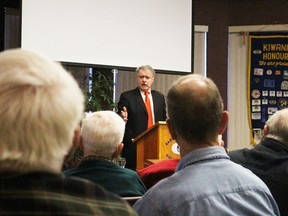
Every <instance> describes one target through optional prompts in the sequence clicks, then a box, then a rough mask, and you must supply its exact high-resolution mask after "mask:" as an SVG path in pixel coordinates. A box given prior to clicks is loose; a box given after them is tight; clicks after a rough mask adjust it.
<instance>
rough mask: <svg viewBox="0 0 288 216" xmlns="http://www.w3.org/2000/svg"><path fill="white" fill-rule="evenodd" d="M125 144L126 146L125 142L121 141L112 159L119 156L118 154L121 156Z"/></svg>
mask: <svg viewBox="0 0 288 216" xmlns="http://www.w3.org/2000/svg"><path fill="white" fill-rule="evenodd" d="M123 146H124V144H123V143H120V144H119V145H118V146H117V148H116V150H115V152H114V153H113V155H112V159H114V158H117V157H118V156H120V154H121V152H122V149H123Z"/></svg>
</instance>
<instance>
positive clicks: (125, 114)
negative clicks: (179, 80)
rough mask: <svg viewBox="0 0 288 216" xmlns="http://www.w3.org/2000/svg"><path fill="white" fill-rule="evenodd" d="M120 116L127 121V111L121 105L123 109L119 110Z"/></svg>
mask: <svg viewBox="0 0 288 216" xmlns="http://www.w3.org/2000/svg"><path fill="white" fill-rule="evenodd" d="M121 117H122V119H123V120H124V121H125V122H127V121H128V112H127V109H126V107H125V106H124V107H123V110H122V111H121Z"/></svg>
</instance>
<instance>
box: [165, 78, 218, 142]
mask: <svg viewBox="0 0 288 216" xmlns="http://www.w3.org/2000/svg"><path fill="white" fill-rule="evenodd" d="M167 106H168V116H169V119H170V120H171V122H172V125H173V127H174V129H175V131H176V132H177V133H178V134H179V135H181V137H182V138H183V139H185V140H187V141H189V142H193V143H195V144H200V143H204V142H210V141H211V140H215V139H217V136H218V130H219V126H220V123H221V120H222V114H223V102H222V98H221V96H220V93H219V91H218V88H217V86H216V85H215V84H214V82H213V81H212V80H211V79H209V78H205V77H203V76H201V75H196V74H192V75H186V76H183V77H181V78H180V79H178V80H177V81H176V82H175V83H174V84H173V85H172V86H171V88H170V89H169V92H168V95H167Z"/></svg>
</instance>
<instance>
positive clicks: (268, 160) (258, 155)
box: [228, 138, 288, 216]
mask: <svg viewBox="0 0 288 216" xmlns="http://www.w3.org/2000/svg"><path fill="white" fill-rule="evenodd" d="M228 155H229V156H230V158H231V160H232V161H234V162H235V163H238V164H241V165H242V166H244V167H245V168H247V169H250V170H251V171H252V172H253V173H254V174H256V175H257V176H258V177H259V178H261V179H262V181H263V182H264V183H265V184H266V185H267V186H268V188H269V189H270V191H271V193H272V195H273V197H274V199H275V200H276V202H277V204H278V207H279V210H280V213H281V215H283V216H288V198H287V197H288V146H287V145H286V144H283V143H280V142H278V141H276V140H274V139H271V138H264V139H263V140H262V141H261V142H260V143H259V144H257V145H256V146H255V147H254V148H252V149H247V148H245V149H240V150H234V151H230V152H229V154H228Z"/></svg>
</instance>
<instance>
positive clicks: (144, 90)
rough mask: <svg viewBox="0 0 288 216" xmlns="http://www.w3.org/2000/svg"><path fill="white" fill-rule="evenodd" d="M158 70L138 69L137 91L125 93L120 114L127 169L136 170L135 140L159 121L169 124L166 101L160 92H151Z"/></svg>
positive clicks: (121, 97)
mask: <svg viewBox="0 0 288 216" xmlns="http://www.w3.org/2000/svg"><path fill="white" fill-rule="evenodd" d="M154 78H155V70H154V69H153V68H152V67H151V66H150V65H143V66H141V67H138V68H137V69H136V80H137V88H136V89H133V90H130V91H127V92H123V93H122V94H121V95H120V99H119V102H118V114H119V115H120V116H121V117H122V118H123V119H124V121H125V122H126V129H125V135H124V139H123V143H124V147H123V151H122V157H124V158H126V168H129V169H133V170H136V157H137V156H136V143H133V142H132V139H134V138H136V137H137V136H138V135H140V134H141V133H142V132H144V131H145V130H147V129H148V128H150V127H151V126H152V125H153V124H154V123H156V122H158V121H165V120H166V104H165V97H164V95H163V94H162V93H161V92H158V91H155V90H151V86H152V84H153V82H154Z"/></svg>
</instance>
